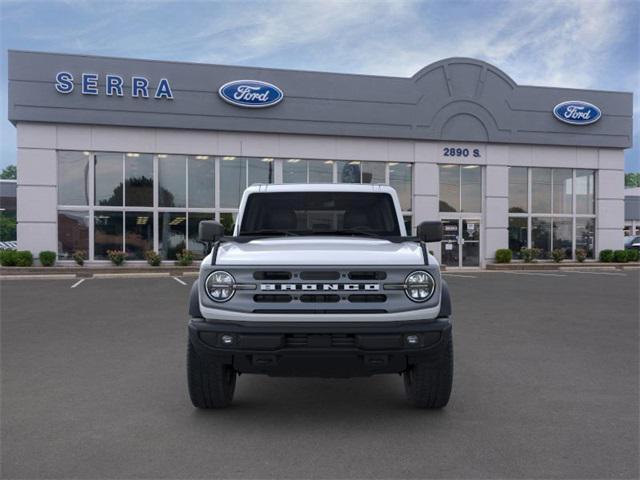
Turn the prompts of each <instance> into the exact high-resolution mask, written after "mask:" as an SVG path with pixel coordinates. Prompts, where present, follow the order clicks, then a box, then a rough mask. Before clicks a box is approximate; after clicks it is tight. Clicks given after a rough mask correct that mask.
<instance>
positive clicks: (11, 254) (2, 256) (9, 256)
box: [0, 250, 18, 267]
mask: <svg viewBox="0 0 640 480" xmlns="http://www.w3.org/2000/svg"><path fill="white" fill-rule="evenodd" d="M17 253H18V252H16V251H15V250H0V265H2V266H3V267H15V265H16V259H17Z"/></svg>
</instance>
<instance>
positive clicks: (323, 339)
mask: <svg viewBox="0 0 640 480" xmlns="http://www.w3.org/2000/svg"><path fill="white" fill-rule="evenodd" d="M355 346H356V338H355V336H354V335H350V334H333V335H313V334H311V335H306V334H291V335H285V347H287V348H306V347H311V348H313V347H315V348H330V347H333V348H350V347H355Z"/></svg>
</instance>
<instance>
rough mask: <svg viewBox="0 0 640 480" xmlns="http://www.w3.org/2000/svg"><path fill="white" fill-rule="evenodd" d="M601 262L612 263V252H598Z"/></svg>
mask: <svg viewBox="0 0 640 480" xmlns="http://www.w3.org/2000/svg"><path fill="white" fill-rule="evenodd" d="M600 261H601V262H607V263H608V262H613V250H608V249H607V250H601V251H600Z"/></svg>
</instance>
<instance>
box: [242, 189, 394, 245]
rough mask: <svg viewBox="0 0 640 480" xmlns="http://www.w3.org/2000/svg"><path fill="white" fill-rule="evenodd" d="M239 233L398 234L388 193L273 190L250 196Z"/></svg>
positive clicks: (391, 199) (392, 205)
mask: <svg viewBox="0 0 640 480" xmlns="http://www.w3.org/2000/svg"><path fill="white" fill-rule="evenodd" d="M240 235H363V236H399V235H400V228H399V226H398V218H397V216H396V211H395V207H394V204H393V198H392V197H391V195H389V194H387V193H363V192H272V193H269V192H267V193H253V194H251V195H249V197H248V198H247V203H246V205H245V209H244V213H243V215H242V224H241V225H240Z"/></svg>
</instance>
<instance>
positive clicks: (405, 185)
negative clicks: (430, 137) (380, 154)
mask: <svg viewBox="0 0 640 480" xmlns="http://www.w3.org/2000/svg"><path fill="white" fill-rule="evenodd" d="M412 171H413V168H412V165H411V164H410V163H396V162H391V163H389V185H391V186H392V187H393V188H395V189H396V192H398V198H399V199H400V206H401V208H402V210H403V211H408V210H411V192H412V190H413V189H412V185H411V183H412V175H411V173H412Z"/></svg>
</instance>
